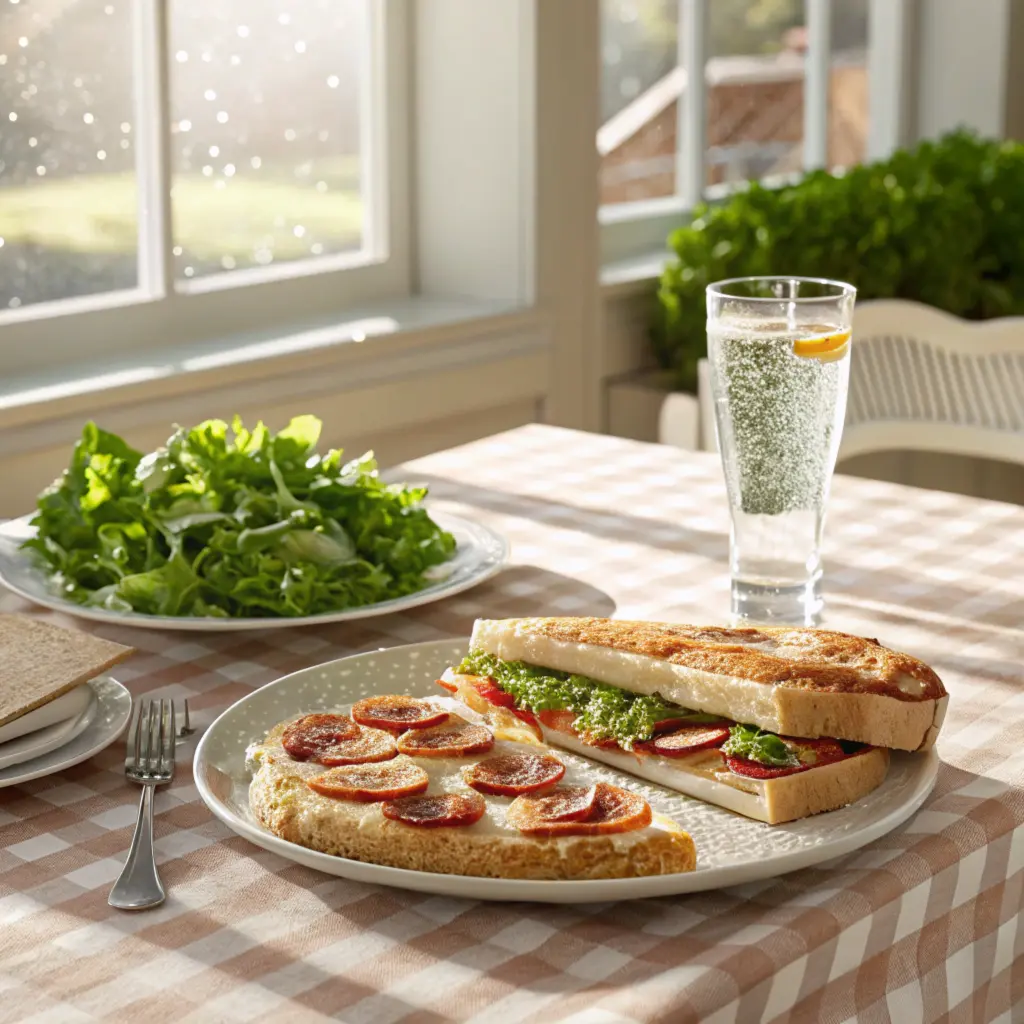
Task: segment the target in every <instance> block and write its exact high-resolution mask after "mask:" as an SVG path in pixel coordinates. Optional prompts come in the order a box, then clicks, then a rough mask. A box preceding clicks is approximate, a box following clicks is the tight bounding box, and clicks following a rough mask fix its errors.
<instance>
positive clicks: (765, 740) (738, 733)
mask: <svg viewBox="0 0 1024 1024" xmlns="http://www.w3.org/2000/svg"><path fill="white" fill-rule="evenodd" d="M722 752H723V753H724V754H728V755H729V756H730V757H745V758H746V759H747V760H748V761H757V762H758V764H763V765H767V766H769V767H771V768H799V767H800V758H798V757H797V756H796V754H795V753H793V751H792V750H791V749H790V748H789V747H788V746H787V745H786V742H785V740H782V739H780V738H779V737H778V736H776V735H775V733H772V732H765V731H764V730H763V729H758V728H757V727H756V726H753V725H734V726H733V727H732V728H731V729H730V730H729V738H728V739H727V740H726V741H725V743H724V744H723V745H722Z"/></svg>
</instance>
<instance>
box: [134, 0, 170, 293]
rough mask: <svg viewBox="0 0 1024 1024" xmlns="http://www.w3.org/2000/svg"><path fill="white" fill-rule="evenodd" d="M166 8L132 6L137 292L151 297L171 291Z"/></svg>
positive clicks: (144, 3)
mask: <svg viewBox="0 0 1024 1024" xmlns="http://www.w3.org/2000/svg"><path fill="white" fill-rule="evenodd" d="M168 7H169V4H168V3H167V2H165V0H136V2H135V6H134V15H135V25H134V30H135V145H136V168H137V174H138V181H139V183H138V195H139V200H138V211H139V257H138V259H139V287H140V288H142V289H143V290H144V291H145V292H147V293H149V294H150V295H153V296H165V295H170V294H172V293H173V291H174V261H173V258H172V257H173V254H172V252H171V247H172V245H173V244H174V242H173V229H172V222H171V146H170V135H171V132H170V125H171V110H170V42H169V30H168V19H169V15H168Z"/></svg>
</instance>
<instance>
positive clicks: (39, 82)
mask: <svg viewBox="0 0 1024 1024" xmlns="http://www.w3.org/2000/svg"><path fill="white" fill-rule="evenodd" d="M397 7H398V5H397V4H392V3H390V0H0V66H2V67H0V123H2V124H3V132H2V134H0V346H3V347H4V348H5V367H8V366H11V365H12V364H13V365H14V366H15V368H17V366H18V364H19V363H20V364H22V366H23V367H24V368H26V369H29V370H31V369H32V368H33V365H34V364H35V365H38V364H45V362H46V361H47V360H49V359H52V356H53V354H54V353H53V352H52V351H50V352H47V354H46V355H45V357H44V356H43V355H42V354H41V352H42V350H44V349H46V348H47V345H48V344H49V343H50V342H53V343H55V344H56V343H57V341H58V340H59V339H60V338H64V339H66V338H67V337H68V335H69V334H72V333H73V334H76V335H77V336H78V337H80V338H81V337H87V338H88V339H89V352H88V354H89V355H90V356H94V355H96V354H97V352H99V353H100V354H102V353H103V350H104V348H105V347H107V348H109V350H110V352H111V354H114V353H116V352H118V351H119V350H120V351H126V350H133V349H134V348H137V346H138V345H139V344H142V343H145V342H149V341H156V342H158V343H168V344H170V343H175V342H179V341H186V342H187V341H194V342H202V341H208V340H211V339H212V338H216V337H218V336H224V335H228V334H232V333H236V332H238V333H244V332H252V331H254V330H259V329H271V328H273V327H275V325H280V326H281V327H286V326H287V325H288V324H289V323H291V324H292V325H293V326H294V325H296V324H298V325H301V324H302V322H303V317H308V318H316V317H317V316H321V317H323V316H325V315H328V314H331V313H335V312H338V311H341V310H343V309H344V308H345V307H346V306H347V305H349V304H351V303H352V302H354V301H358V300H360V299H364V298H374V297H377V296H380V295H386V294H401V293H403V292H406V291H407V290H408V283H407V282H408V268H407V257H406V256H405V247H404V245H403V236H404V233H405V228H406V225H404V224H403V223H401V217H400V216H396V215H395V214H396V209H397V211H398V212H399V213H400V212H401V210H403V209H404V208H405V206H404V200H402V199H401V198H399V201H398V202H397V203H396V202H395V198H396V196H399V197H400V193H401V191H402V190H403V189H405V188H406V181H405V178H404V170H403V168H404V163H405V161H403V160H402V159H401V153H400V152H399V153H396V152H395V149H396V146H397V147H398V148H400V147H401V145H402V140H403V139H404V136H405V130H404V125H403V124H402V118H403V117H404V110H403V88H402V83H399V82H396V81H395V80H394V79H395V77H396V75H399V74H401V73H402V68H403V67H404V65H405V64H406V63H407V62H406V61H405V60H404V54H403V53H402V49H401V47H402V45H403V40H404V36H403V29H402V26H401V24H399V13H400V11H398V10H396V9H395V8H397ZM386 155H388V156H390V158H391V159H390V160H389V161H388V162H389V167H387V168H386V167H385V165H384V164H385V156H386ZM396 157H397V159H396ZM389 171H390V172H392V173H388V172H389ZM126 310H127V311H130V315H127V316H126V315H124V314H125V313H126ZM114 311H116V312H118V313H120V314H121V316H120V318H119V320H118V321H114V320H113V319H111V318H110V317H109V316H105V314H109V313H111V312H114ZM70 318H74V319H73V320H72V319H70ZM111 332H113V333H111ZM11 337H14V338H16V339H17V340H18V341H31V340H35V339H39V340H40V345H41V348H40V349H39V351H38V352H37V353H36V355H35V356H33V350H34V349H35V346H29V349H28V351H26V352H24V353H23V356H24V358H21V359H19V358H18V354H17V353H12V350H11V348H10V347H9V346H7V345H5V342H6V341H7V340H8V339H9V338H11ZM60 348H61V352H62V355H64V356H67V355H70V356H71V357H72V358H74V357H75V356H76V355H80V354H82V355H84V354H85V353H78V352H75V351H71V352H70V353H69V351H68V348H69V346H68V344H67V342H66V341H65V342H64V343H63V345H62V346H60Z"/></svg>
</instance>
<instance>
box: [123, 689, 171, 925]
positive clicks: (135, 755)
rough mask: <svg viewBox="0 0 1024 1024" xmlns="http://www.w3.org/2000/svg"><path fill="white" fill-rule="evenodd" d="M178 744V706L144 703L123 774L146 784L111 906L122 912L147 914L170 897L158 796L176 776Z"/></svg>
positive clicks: (130, 738)
mask: <svg viewBox="0 0 1024 1024" xmlns="http://www.w3.org/2000/svg"><path fill="white" fill-rule="evenodd" d="M175 740H176V729H175V713H174V703H173V701H169V700H160V701H155V700H153V701H148V702H147V701H142V702H140V705H139V713H138V717H137V718H136V719H135V728H134V730H133V729H131V728H129V730H128V753H127V755H126V756H125V763H124V773H125V775H127V776H128V778H129V780H130V781H132V782H137V783H139V784H140V785H141V786H142V799H141V800H140V801H139V818H138V821H136V822H135V835H133V836H132V846H131V849H130V850H129V851H128V859H127V860H126V861H125V865H124V869H123V870H122V871H121V874H120V875H119V876H118V879H117V881H116V882H115V883H114V888H113V889H111V890H110V896H109V897H108V898H107V902H108V903H109V904H110V905H111V906H112V907H117V908H118V910H145V909H146V908H147V907H156V906H159V905H160V904H161V903H163V901H164V899H165V898H166V894H165V893H164V887H163V885H162V884H161V882H160V876H159V875H158V874H157V873H156V858H155V856H154V854H153V792H154V790H155V789H156V787H157V786H163V785H166V784H167V783H168V782H170V781H171V779H172V778H173V777H174V747H175Z"/></svg>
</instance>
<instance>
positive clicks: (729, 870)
mask: <svg viewBox="0 0 1024 1024" xmlns="http://www.w3.org/2000/svg"><path fill="white" fill-rule="evenodd" d="M465 650H466V644H465V642H461V641H460V642H456V641H451V640H442V641H437V642H434V643H424V644H413V645H410V646H408V647H395V648H391V649H390V650H381V651H373V652H371V653H369V654H360V655H356V656H354V657H351V658H342V659H341V660H340V661H334V662H330V663H329V664H326V665H317V666H315V667H313V668H308V669H303V670H302V671H301V672H296V673H294V674H293V675H290V676H285V677H284V678H283V679H279V680H277V681H276V682H274V683H271V684H270V685H268V686H264V687H263V688H262V689H260V690H256V691H255V692H254V693H251V694H250V695H249V696H248V697H245V698H243V699H242V700H240V701H239V702H238V703H237V704H235V705H233V706H232V707H230V708H228V709H227V711H225V712H224V713H223V714H222V715H221V716H220V717H219V718H218V719H217V720H216V721H215V722H214V723H213V725H212V726H211V727H210V729H209V730H208V731H207V733H206V735H204V736H203V738H202V741H201V742H200V744H199V746H198V748H197V749H196V756H195V779H196V785H197V786H198V788H199V793H200V795H201V796H202V798H203V800H204V801H205V802H206V804H207V806H208V807H209V808H210V810H212V811H213V813H214V814H215V815H217V817H218V818H220V819H221V820H222V821H223V822H225V824H227V825H228V826H229V827H230V828H232V829H234V831H235V832H237V833H238V834H239V835H241V836H244V837H245V838H246V839H249V840H251V841H252V842H253V843H255V844H256V845H257V846H262V847H263V848H264V849H267V850H272V851H274V852H275V853H279V854H281V856H283V857H287V858H288V859H290V860H293V861H296V862H297V863H299V864H304V865H306V866H307V867H311V868H317V869H318V870H320V871H325V872H327V873H328V874H332V875H341V876H342V877H344V878H351V879H355V880H356V881H361V882H375V883H379V884H381V885H393V886H397V887H398V888H402V889H415V890H419V891H421V892H430V893H438V894H441V895H445V896H464V897H467V898H471V899H488V900H539V901H542V902H551V903H589V902H595V901H603V900H618V899H633V898H637V897H643V896H664V895H670V894H675V893H686V892H699V891H701V890H704V889H717V888H720V887H722V886H727V885H738V884H740V883H742V882H752V881H756V880H758V879H763V878H773V877H775V876H776V875H782V874H785V873H786V872H787V871H795V870H797V869H798V868H805V867H810V866H811V865H813V864H820V863H821V862H822V861H827V860H831V859H833V858H835V857H841V856H843V855H844V854H847V853H850V852H852V851H853V850H856V849H857V848H858V847H861V846H864V845H865V844H866V843H870V842H871V841H872V840H874V839H877V838H879V836H882V835H885V833H886V832H889V831H891V830H892V829H894V828H895V827H896V826H897V825H899V824H900V823H901V822H903V821H905V820H906V819H907V818H908V817H910V815H911V814H913V813H914V811H916V810H917V808H918V807H920V806H921V804H922V803H923V802H924V800H925V798H926V797H927V796H928V794H929V793H930V792H931V789H932V787H933V785H934V784H935V777H936V773H937V770H938V758H937V757H936V755H935V753H934V752H930V753H928V754H894V756H893V758H892V767H891V768H890V770H889V775H888V778H887V779H886V781H885V782H884V783H883V784H882V785H881V786H880V787H879V788H878V789H877V790H875V792H874V793H871V794H870V795H869V796H867V797H865V798H864V799H863V800H861V801H859V802H858V803H856V804H854V805H852V806H850V807H846V808H844V809H843V810H840V811H833V812H832V813H831V814H823V815H819V816H817V817H814V818H807V819H804V820H803V821H798V822H795V823H793V824H790V825H774V826H771V825H764V824H761V823H760V822H756V821H750V820H748V819H747V818H743V817H740V816H739V815H736V814H733V813H731V812H729V811H726V810H722V809H721V808H718V807H712V806H711V805H710V804H704V803H701V802H700V801H697V800H692V799H690V798H689V797H685V796H682V795H681V794H679V793H675V792H672V791H671V790H667V789H663V788H662V787H660V786H655V785H651V784H650V783H647V782H644V781H642V780H640V779H634V778H633V777H632V776H624V775H622V774H621V773H619V772H616V771H615V770H614V769H611V768H605V767H604V766H601V765H597V766H596V767H597V769H598V771H599V772H601V773H603V775H604V777H605V778H607V779H608V780H609V781H618V782H620V783H621V782H623V781H625V783H626V784H627V785H628V786H629V787H630V788H632V789H635V790H637V791H639V792H642V793H644V795H645V796H646V797H647V798H648V799H649V800H650V802H651V805H652V806H653V807H654V808H655V810H658V811H661V812H663V813H665V814H668V815H670V816H671V817H673V818H675V819H676V820H677V821H678V822H679V823H680V824H681V825H683V826H684V827H685V828H686V829H687V831H689V832H690V834H691V835H692V836H693V840H694V842H695V843H696V846H697V870H696V871H694V872H691V873H687V874H674V875H659V876H655V877H651V878H629V879H607V880H604V879H602V880H597V881H580V882H557V881H540V882H535V881H521V880H514V879H494V878H471V877H467V876H463V875H442V874H434V873H431V872H426V871H408V870H404V869H400V868H390V867H381V866H379V865H376V864H364V863H362V862H360V861H355V860H348V859H345V858H343V857H333V856H329V855H328V854H323V853H317V852H316V851H314V850H307V849H305V848H304V847H301V846H297V845H295V844H294V843H289V842H286V841H285V840H283V839H279V838H277V837H276V836H274V835H271V834H270V833H269V832H267V831H266V829H264V828H263V827H262V826H261V825H260V824H258V822H257V821H256V820H255V818H254V817H253V815H252V813H251V811H250V810H249V799H248V790H249V775H248V773H247V771H246V767H245V749H246V747H247V746H248V745H249V744H250V743H252V742H253V741H254V740H257V739H262V738H263V736H264V734H265V733H266V732H267V730H268V729H269V728H270V727H271V726H273V725H276V724H277V723H278V722H281V721H284V720H285V719H288V718H293V717H296V716H298V715H300V714H303V713H305V712H308V711H314V710H321V709H331V708H335V707H339V706H341V705H346V704H350V703H352V702H353V701H356V700H359V699H360V698H362V697H367V696H370V695H372V694H380V693H411V694H414V695H419V696H427V695H438V694H440V690H439V689H438V688H437V686H436V684H435V680H436V679H437V677H438V676H439V675H440V674H441V672H442V671H443V670H444V669H445V668H446V667H447V666H449V665H451V664H453V663H455V662H456V661H458V660H459V659H461V658H462V656H463V654H464V653H465ZM559 756H560V757H564V758H565V759H566V760H569V761H572V760H573V759H574V755H572V754H569V753H566V752H565V751H559Z"/></svg>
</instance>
